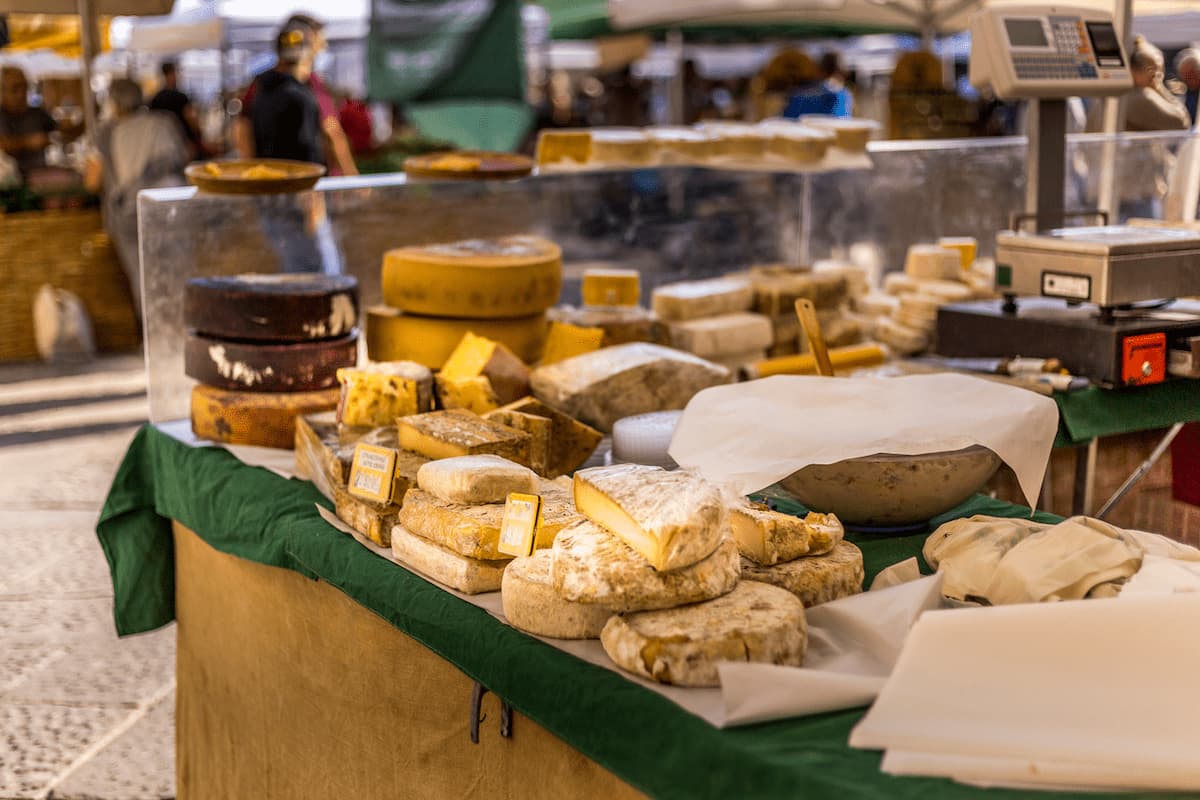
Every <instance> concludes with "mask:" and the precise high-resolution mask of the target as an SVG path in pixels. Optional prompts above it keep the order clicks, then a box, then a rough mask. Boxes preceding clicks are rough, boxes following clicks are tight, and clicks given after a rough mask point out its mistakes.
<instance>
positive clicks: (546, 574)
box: [500, 550, 613, 639]
mask: <svg viewBox="0 0 1200 800" xmlns="http://www.w3.org/2000/svg"><path fill="white" fill-rule="evenodd" d="M552 560H553V558H552V555H551V553H550V551H549V550H539V551H537V552H536V553H534V554H533V555H531V556H529V557H527V558H518V559H516V560H514V561H513V562H512V563H510V564H509V565H508V567H507V568H506V569H505V570H504V581H503V582H502V584H501V586H500V594H501V597H502V599H503V601H504V616H505V617H506V618H507V619H508V622H509V624H510V625H512V626H513V627H514V628H517V629H518V630H522V631H525V632H526V633H532V634H534V635H535V636H548V637H550V638H551V639H597V638H599V637H600V631H602V630H604V623H606V622H608V618H609V617H611V616H612V615H613V612H612V610H611V609H608V608H605V607H604V606H598V605H590V604H587V603H578V602H575V601H573V600H568V599H567V598H565V597H563V596H562V595H560V594H559V593H558V592H556V591H554V582H553V580H551V576H550V567H551V561H552Z"/></svg>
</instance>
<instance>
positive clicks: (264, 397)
mask: <svg viewBox="0 0 1200 800" xmlns="http://www.w3.org/2000/svg"><path fill="white" fill-rule="evenodd" d="M339 396H340V392H339V391H338V390H337V389H325V390H322V391H318V392H271V393H255V392H233V391H228V390H226V389H217V388H214V387H212V386H205V385H204V384H197V385H196V386H194V387H192V401H191V419H192V432H193V433H195V434H196V436H198V437H199V438H201V439H210V440H212V441H214V442H223V443H226V444H245V445H258V446H260V447H277V448H280V449H283V450H290V449H291V448H292V447H293V446H294V444H295V441H296V417H298V416H300V415H302V414H315V413H317V412H320V411H332V410H334V409H335V408H337V404H338V398H339Z"/></svg>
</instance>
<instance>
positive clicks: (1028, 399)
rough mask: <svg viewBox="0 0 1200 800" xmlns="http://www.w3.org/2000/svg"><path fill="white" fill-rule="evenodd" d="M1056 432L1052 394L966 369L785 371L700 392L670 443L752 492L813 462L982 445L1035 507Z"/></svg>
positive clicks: (684, 461) (692, 462)
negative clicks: (876, 373)
mask: <svg viewBox="0 0 1200 800" xmlns="http://www.w3.org/2000/svg"><path fill="white" fill-rule="evenodd" d="M1057 431H1058V406H1057V405H1055V403H1054V401H1053V400H1051V399H1049V398H1047V397H1042V396H1041V395H1038V394H1034V393H1033V392H1029V391H1026V390H1024V389H1018V388H1014V387H1011V386H1004V385H1000V384H997V383H994V382H992V381H987V380H982V379H979V378H973V377H970V376H967V375H947V374H939V375H910V376H905V377H898V378H838V379H837V380H829V379H828V378H821V377H814V376H800V375H779V376H775V377H771V378H764V379H762V380H757V381H749V382H747V383H737V384H730V385H727V386H716V387H713V388H711V389H705V390H704V391H702V392H700V393H699V394H697V395H696V396H695V397H693V398H692V401H691V402H690V403H688V406H687V408H686V409H685V410H684V412H683V418H682V419H681V420H680V422H679V427H678V428H676V429H675V437H674V438H673V439H672V441H671V447H670V451H669V452H670V454H671V457H672V458H674V459H675V461H676V462H678V463H679V464H680V465H681V466H684V467H692V468H695V469H698V470H699V471H700V473H701V474H702V475H704V477H706V478H708V479H709V480H711V481H714V482H715V483H719V484H721V485H724V486H728V487H730V488H731V489H732V490H734V491H736V492H737V493H738V494H751V493H753V492H757V491H760V490H762V489H765V488H766V487H768V486H770V485H771V484H773V483H776V482H777V481H779V480H780V479H781V478H786V477H787V476H788V475H791V474H792V473H793V472H795V471H797V470H799V469H802V468H804V467H807V466H809V465H810V464H835V463H837V462H839V461H845V460H847V459H851V458H859V457H861V456H868V455H874V454H876V453H895V454H898V455H918V454H923V453H934V452H948V451H955V450H961V449H963V448H966V447H970V446H972V445H982V446H984V447H986V448H988V449H990V450H991V451H992V452H994V453H996V455H998V456H999V457H1000V458H1001V459H1002V460H1003V461H1004V463H1006V464H1008V465H1009V466H1010V467H1011V468H1012V470H1013V472H1014V473H1016V475H1017V479H1018V481H1019V483H1020V485H1021V490H1022V492H1023V493H1024V495H1025V498H1026V500H1027V501H1028V503H1029V505H1030V507H1031V508H1033V507H1036V504H1037V498H1038V492H1039V491H1040V490H1041V485H1042V477H1043V475H1044V474H1045V471H1046V464H1047V462H1048V460H1049V457H1050V448H1051V446H1052V445H1053V444H1054V436H1055V434H1056V433H1057Z"/></svg>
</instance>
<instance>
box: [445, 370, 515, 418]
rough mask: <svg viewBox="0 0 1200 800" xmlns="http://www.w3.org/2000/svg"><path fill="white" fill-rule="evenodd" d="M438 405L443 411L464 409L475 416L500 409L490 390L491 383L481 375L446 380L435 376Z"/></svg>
mask: <svg viewBox="0 0 1200 800" xmlns="http://www.w3.org/2000/svg"><path fill="white" fill-rule="evenodd" d="M437 396H438V405H440V406H441V407H442V408H444V409H456V408H459V409H465V410H467V411H470V412H472V413H475V414H480V415H482V414H486V413H487V412H489V411H491V410H493V409H496V408H499V407H500V398H498V397H496V392H495V391H494V390H493V389H492V384H491V381H489V380H488V379H487V378H485V377H483V376H482V375H475V376H473V377H470V378H447V377H446V376H444V375H441V374H439V375H438V376H437Z"/></svg>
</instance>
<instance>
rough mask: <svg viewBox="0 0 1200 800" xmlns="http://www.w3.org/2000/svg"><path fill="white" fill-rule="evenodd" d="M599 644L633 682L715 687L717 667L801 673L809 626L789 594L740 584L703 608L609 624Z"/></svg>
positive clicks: (615, 620)
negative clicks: (775, 667) (750, 665)
mask: <svg viewBox="0 0 1200 800" xmlns="http://www.w3.org/2000/svg"><path fill="white" fill-rule="evenodd" d="M600 642H601V644H603V645H604V652H606V653H608V657H609V658H611V659H612V660H613V661H614V662H615V663H616V664H617V666H619V667H621V668H622V669H625V670H628V671H629V672H632V673H634V674H635V675H641V676H642V677H644V678H649V679H650V680H653V681H658V682H659V683H670V684H674V685H676V686H720V685H721V681H720V677H719V674H718V672H717V664H719V663H720V662H722V661H743V662H745V661H748V662H755V663H762V664H780V665H783V666H789V667H798V666H800V664H801V663H802V662H803V661H804V653H805V650H807V649H808V623H807V622H806V621H805V618H804V606H803V605H802V604H801V603H800V601H799V600H797V599H796V598H795V597H793V596H792V595H791V594H788V593H787V592H785V591H783V590H781V589H777V588H775V587H774V586H769V585H767V584H765V583H756V582H754V581H742V582H741V583H739V584H738V586H737V588H736V589H734V590H733V591H732V592H730V593H729V594H727V595H725V596H723V597H719V598H717V599H716V600H710V601H708V602H707V603H697V604H696V605H690V606H685V607H683V608H673V609H668V610H666V611H646V612H643V613H640V614H629V615H626V616H616V617H613V618H612V619H610V620H609V621H608V624H606V625H605V626H604V631H603V632H602V633H601V634H600Z"/></svg>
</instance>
